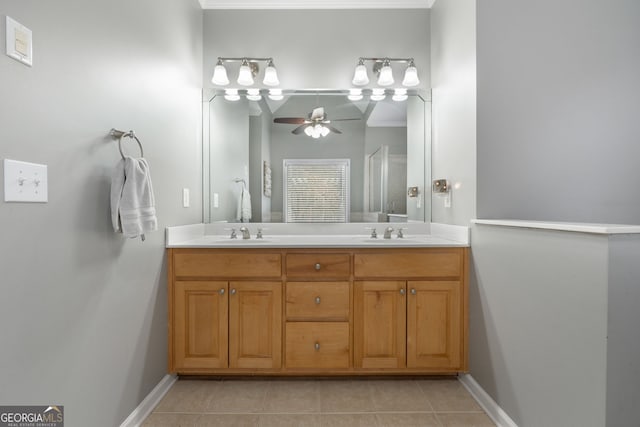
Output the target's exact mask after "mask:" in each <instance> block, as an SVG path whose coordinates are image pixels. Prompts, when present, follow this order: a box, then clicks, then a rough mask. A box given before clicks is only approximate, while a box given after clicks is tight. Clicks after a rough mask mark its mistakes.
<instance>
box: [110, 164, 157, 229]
mask: <svg viewBox="0 0 640 427" xmlns="http://www.w3.org/2000/svg"><path fill="white" fill-rule="evenodd" d="M111 222H112V224H113V229H114V231H116V232H117V233H123V234H124V235H125V236H126V237H130V238H136V237H142V240H144V234H145V233H146V232H149V231H155V230H157V229H158V220H157V218H156V208H155V198H154V196H153V186H152V184H151V175H150V174H149V164H148V163H147V161H146V160H145V159H134V158H132V157H126V158H125V159H122V160H120V161H119V162H118V164H117V165H116V168H115V171H114V174H113V177H112V179H111Z"/></svg>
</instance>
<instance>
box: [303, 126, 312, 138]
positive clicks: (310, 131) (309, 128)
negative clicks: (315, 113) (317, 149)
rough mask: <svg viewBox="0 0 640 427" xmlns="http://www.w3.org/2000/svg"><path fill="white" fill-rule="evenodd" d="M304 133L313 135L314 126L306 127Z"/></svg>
mask: <svg viewBox="0 0 640 427" xmlns="http://www.w3.org/2000/svg"><path fill="white" fill-rule="evenodd" d="M304 133H306V134H307V136H311V135H313V126H307V127H306V128H304Z"/></svg>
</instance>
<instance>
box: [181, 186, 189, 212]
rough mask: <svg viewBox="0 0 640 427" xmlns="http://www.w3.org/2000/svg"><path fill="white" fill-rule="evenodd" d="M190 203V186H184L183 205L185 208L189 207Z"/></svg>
mask: <svg viewBox="0 0 640 427" xmlns="http://www.w3.org/2000/svg"><path fill="white" fill-rule="evenodd" d="M189 205H190V202H189V189H188V188H183V189H182V207H183V208H188V207H189Z"/></svg>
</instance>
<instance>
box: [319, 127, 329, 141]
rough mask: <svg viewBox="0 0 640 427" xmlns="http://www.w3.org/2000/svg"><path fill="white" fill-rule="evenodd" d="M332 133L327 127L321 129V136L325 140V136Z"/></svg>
mask: <svg viewBox="0 0 640 427" xmlns="http://www.w3.org/2000/svg"><path fill="white" fill-rule="evenodd" d="M330 133H331V129H329V128H328V127H326V126H322V128H321V129H320V135H321V136H322V137H323V138H324V137H325V136H327V135H329V134H330Z"/></svg>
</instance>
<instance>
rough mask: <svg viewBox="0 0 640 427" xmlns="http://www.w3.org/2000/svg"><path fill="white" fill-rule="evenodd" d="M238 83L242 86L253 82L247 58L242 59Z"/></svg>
mask: <svg viewBox="0 0 640 427" xmlns="http://www.w3.org/2000/svg"><path fill="white" fill-rule="evenodd" d="M238 84H239V85H242V86H251V85H252V84H253V75H252V74H251V67H249V63H248V62H247V60H244V61H242V65H241V66H240V71H239V72H238Z"/></svg>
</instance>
